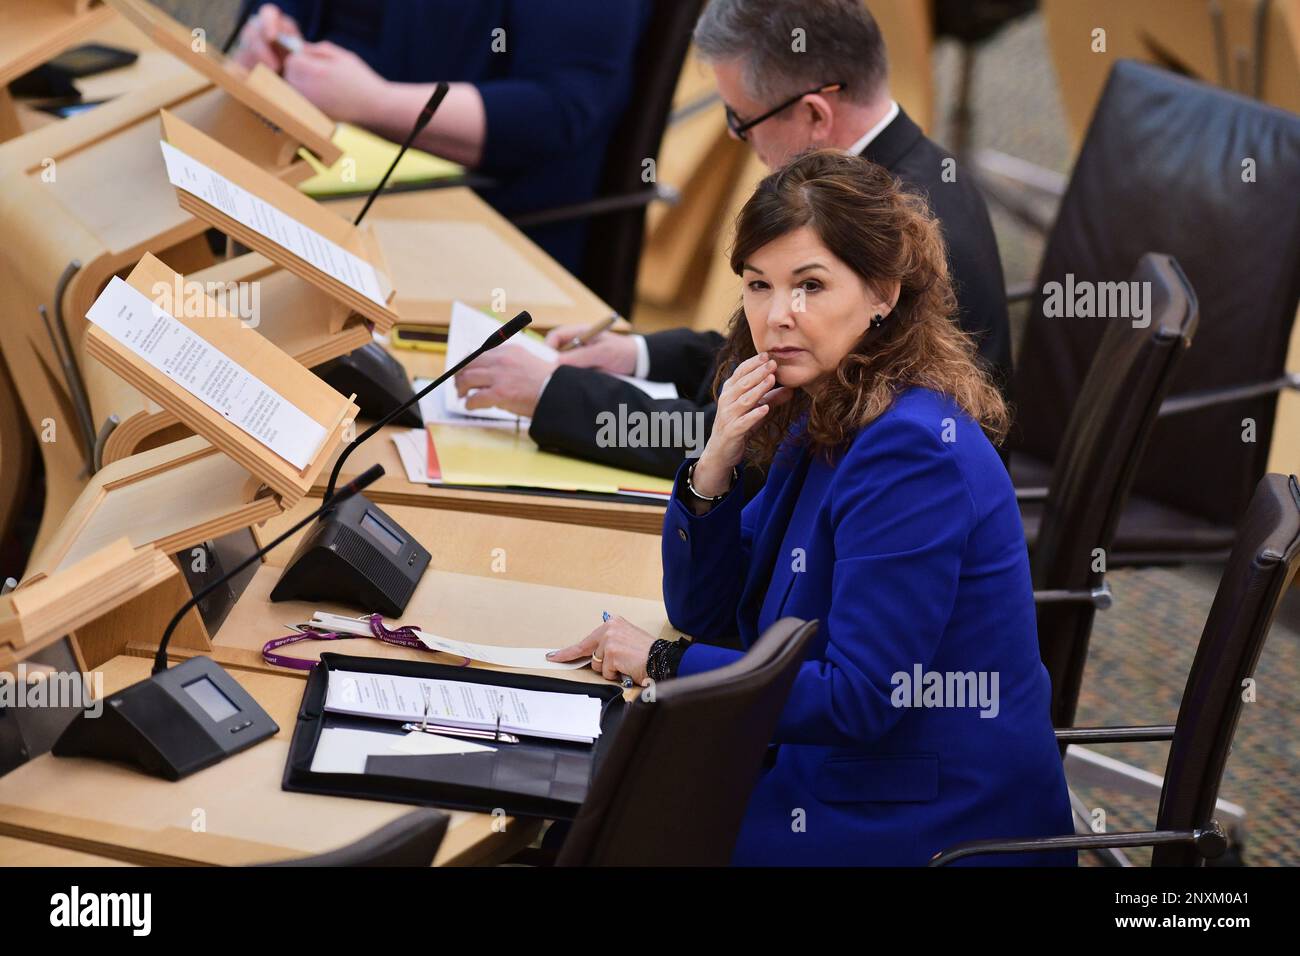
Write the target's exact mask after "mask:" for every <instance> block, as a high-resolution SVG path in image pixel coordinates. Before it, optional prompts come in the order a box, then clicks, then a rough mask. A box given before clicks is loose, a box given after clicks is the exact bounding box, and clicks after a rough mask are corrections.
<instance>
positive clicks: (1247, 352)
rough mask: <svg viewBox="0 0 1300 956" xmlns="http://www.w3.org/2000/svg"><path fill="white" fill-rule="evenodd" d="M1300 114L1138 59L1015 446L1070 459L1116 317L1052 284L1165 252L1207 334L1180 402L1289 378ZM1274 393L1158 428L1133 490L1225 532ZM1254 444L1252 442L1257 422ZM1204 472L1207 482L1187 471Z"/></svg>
mask: <svg viewBox="0 0 1300 956" xmlns="http://www.w3.org/2000/svg"><path fill="white" fill-rule="evenodd" d="M1298 175H1300V117H1297V116H1295V115H1293V114H1291V113H1287V112H1285V111H1283V110H1279V109H1275V108H1273V107H1270V106H1266V105H1263V104H1261V103H1259V102H1257V101H1254V100H1250V99H1246V98H1244V97H1241V96H1238V95H1236V94H1233V93H1229V92H1226V91H1224V90H1221V89H1218V88H1215V87H1211V86H1207V85H1204V84H1202V83H1198V82H1195V81H1192V80H1188V79H1184V78H1182V77H1179V76H1176V75H1175V74H1173V73H1169V72H1167V71H1165V70H1161V69H1158V68H1156V67H1151V66H1146V65H1144V64H1140V63H1135V62H1131V61H1121V62H1119V63H1117V64H1116V65H1115V67H1114V69H1113V70H1112V71H1111V74H1110V78H1109V80H1108V82H1107V84H1106V88H1105V91H1104V93H1103V95H1102V98H1101V100H1100V101H1099V103H1098V105H1097V109H1096V112H1095V113H1094V115H1093V118H1092V123H1091V124H1090V126H1089V128H1088V135H1087V138H1086V140H1085V142H1084V145H1083V148H1082V150H1081V151H1080V153H1079V158H1078V161H1077V163H1076V164H1075V168H1074V171H1073V173H1072V175H1071V178H1070V184H1069V188H1068V189H1067V191H1066V194H1065V197H1064V199H1063V200H1062V203H1061V208H1060V212H1059V215H1058V218H1057V221H1056V224H1055V226H1054V227H1053V229H1052V233H1051V236H1050V237H1049V240H1048V246H1047V250H1046V252H1045V254H1044V257H1043V262H1042V267H1041V270H1040V273H1039V279H1038V290H1037V294H1036V296H1037V297H1036V301H1035V303H1034V308H1033V309H1032V310H1031V313H1030V321H1029V325H1028V328H1027V330H1026V334H1025V341H1024V348H1023V349H1022V352H1021V357H1020V360H1019V362H1018V365H1017V371H1016V375H1015V377H1014V383H1013V397H1014V398H1015V400H1016V403H1017V405H1018V409H1019V412H1018V417H1019V420H1018V422H1017V424H1016V428H1015V430H1014V433H1013V435H1012V447H1013V448H1014V450H1017V451H1023V452H1025V453H1027V454H1029V455H1031V456H1033V457H1035V458H1038V459H1041V460H1043V461H1053V460H1054V459H1055V457H1056V455H1057V453H1058V448H1059V446H1060V441H1061V434H1062V432H1063V431H1064V430H1065V424H1066V421H1067V420H1068V419H1069V417H1070V415H1071V413H1072V412H1073V410H1074V409H1075V407H1076V405H1077V404H1078V399H1079V393H1080V390H1081V388H1082V382H1083V380H1084V377H1085V376H1086V374H1087V372H1088V370H1089V368H1090V367H1091V365H1092V358H1093V356H1094V355H1095V354H1096V352H1097V349H1098V347H1099V345H1100V342H1101V338H1102V335H1103V333H1104V327H1105V326H1106V325H1107V324H1108V323H1105V322H1101V321H1098V320H1096V319H1090V318H1075V319H1070V318H1061V317H1047V316H1045V315H1044V308H1043V307H1044V302H1045V300H1046V299H1047V296H1048V294H1049V293H1048V292H1047V291H1045V286H1046V284H1047V283H1050V282H1060V283H1062V284H1065V283H1067V281H1068V280H1067V275H1071V276H1073V281H1074V283H1075V284H1076V285H1075V288H1076V289H1077V288H1078V286H1077V283H1080V282H1087V283H1098V282H1114V281H1117V280H1122V279H1124V278H1125V277H1127V276H1128V275H1129V274H1130V273H1131V272H1132V271H1133V267H1134V264H1135V263H1136V262H1137V260H1138V258H1139V257H1140V256H1142V255H1143V254H1145V253H1146V252H1148V251H1150V250H1153V249H1159V250H1161V251H1163V252H1166V253H1169V254H1170V255H1173V256H1175V257H1176V258H1177V259H1178V262H1179V264H1180V265H1181V267H1182V268H1183V270H1184V271H1185V272H1186V274H1187V277H1188V278H1189V279H1190V280H1191V283H1192V285H1193V287H1195V289H1196V294H1197V298H1198V300H1199V303H1200V312H1201V317H1202V318H1201V329H1200V333H1199V338H1200V342H1199V344H1198V346H1197V348H1196V349H1195V350H1194V351H1193V352H1192V353H1191V354H1190V355H1189V356H1188V357H1187V360H1186V361H1185V362H1183V364H1182V367H1181V368H1180V369H1179V371H1178V375H1177V377H1176V379H1175V382H1174V387H1173V389H1172V390H1171V394H1172V395H1178V394H1182V393H1185V392H1191V391H1201V390H1204V389H1210V388H1219V387H1226V386H1230V385H1244V384H1252V383H1256V382H1260V381H1266V380H1271V379H1274V378H1277V377H1278V376H1280V375H1281V374H1282V372H1283V368H1284V362H1285V356H1286V351H1287V341H1288V338H1289V336H1290V329H1291V326H1292V323H1293V322H1294V320H1295V315H1296V306H1297V303H1298V302H1300V203H1297V202H1296V182H1297V176H1298ZM1276 401H1277V400H1276V397H1275V396H1273V395H1268V396H1265V397H1263V398H1258V399H1253V400H1250V401H1242V402H1235V403H1233V404H1229V405H1220V406H1215V407H1212V408H1208V409H1203V410H1198V411H1194V412H1188V413H1185V414H1181V415H1175V416H1171V417H1169V418H1166V419H1163V420H1161V421H1159V422H1158V423H1157V424H1156V427H1155V428H1154V429H1153V430H1152V433H1151V438H1150V441H1149V443H1148V446H1147V451H1146V454H1145V456H1144V457H1143V460H1142V462H1141V465H1140V468H1139V471H1138V474H1137V478H1136V480H1135V483H1134V491H1135V492H1136V493H1138V494H1141V495H1144V496H1147V497H1149V498H1153V499H1156V500H1157V501H1159V502H1160V503H1162V504H1164V505H1167V506H1169V507H1173V508H1176V509H1178V510H1180V511H1182V512H1185V513H1187V514H1189V515H1194V516H1199V517H1201V518H1204V519H1207V520H1209V521H1212V522H1214V523H1215V524H1219V525H1222V526H1225V527H1232V526H1233V525H1235V524H1236V523H1237V521H1238V519H1239V518H1240V516H1241V514H1242V512H1243V511H1244V509H1245V507H1246V503H1247V501H1248V500H1249V498H1250V494H1251V491H1252V490H1253V488H1254V486H1255V484H1256V482H1258V481H1259V478H1260V477H1261V476H1262V475H1263V473H1264V470H1265V468H1266V467H1267V458H1268V453H1269V445H1270V438H1271V435H1272V430H1273V418H1274V412H1275V405H1276ZM1247 418H1249V419H1253V421H1254V441H1243V440H1242V432H1243V427H1244V426H1243V419H1247ZM1189 475H1195V476H1196V480H1195V481H1189V480H1187V479H1188V476H1189Z"/></svg>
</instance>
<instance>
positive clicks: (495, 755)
mask: <svg viewBox="0 0 1300 956" xmlns="http://www.w3.org/2000/svg"><path fill="white" fill-rule="evenodd" d="M335 670H342V671H352V672H356V673H363V674H395V675H399V676H405V677H419V678H433V679H437V680H454V681H470V682H473V683H476V684H488V685H494V686H498V687H514V688H519V689H523V690H539V691H551V692H555V693H560V694H584V695H586V696H589V697H598V698H600V700H601V702H602V710H601V718H600V727H601V735H600V737H599V738H597V740H596V743H595V744H586V743H571V742H569V741H562V740H546V739H542V738H537V737H521V738H520V743H517V744H504V743H503V744H495V745H493V746H495V747H496V750H495V751H494V752H492V753H469V754H435V755H429V756H414V755H401V754H394V755H393V756H391V757H389V756H370V757H368V758H367V759H366V770H365V773H319V772H313V771H312V769H311V765H312V760H313V758H314V757H315V754H316V745H317V742H318V741H319V740H320V735H321V731H323V730H324V729H325V728H327V727H353V728H366V729H370V730H380V731H391V732H393V733H394V734H395V735H400V731H399V728H400V725H399V724H397V723H396V722H395V721H391V720H373V719H369V718H365V717H355V716H351V715H348V714H336V713H330V712H327V711H326V710H325V693H326V690H327V689H328V687H329V680H330V673H331V672H332V671H335ZM623 710H624V701H623V690H622V688H620V687H614V686H609V685H601V684H587V683H580V682H577V681H567V680H560V679H557V678H554V677H535V676H533V675H531V674H516V673H510V672H505V671H489V670H483V669H480V668H468V667H452V666H448V665H445V664H430V663H426V662H423V661H407V660H393V659H389V658H380V657H350V656H347V655H343V654H322V655H321V663H320V666H318V667H316V668H313V670H312V672H311V674H310V676H309V677H308V678H307V688H306V690H305V691H304V692H303V696H302V704H301V705H300V706H299V708H298V720H297V723H296V724H295V726H294V731H293V740H292V741H291V742H290V744H289V759H288V761H287V762H286V763H285V767H284V780H283V784H282V786H283V788H284V789H285V790H293V791H298V792H302V793H323V794H328V795H330V796H336V797H360V798H362V799H368V800H388V801H392V802H397V803H415V804H420V805H422V806H437V807H448V808H451V809H455V810H473V811H478V812H481V813H491V812H493V811H498V812H504V813H507V814H509V815H510V816H528V817H545V818H548V819H552V820H569V819H572V818H573V817H574V816H575V815H576V814H577V812H578V807H579V806H581V805H582V801H583V799H584V798H585V797H586V795H587V787H588V785H589V784H590V782H591V777H592V773H593V771H594V770H595V767H596V764H597V763H598V762H599V761H600V759H601V757H602V755H603V754H604V753H605V752H606V751H607V750H608V748H609V746H610V744H611V743H612V742H613V737H614V734H615V733H616V732H617V730H618V725H619V722H620V721H621V720H622V719H623ZM484 743H490V742H489V741H484Z"/></svg>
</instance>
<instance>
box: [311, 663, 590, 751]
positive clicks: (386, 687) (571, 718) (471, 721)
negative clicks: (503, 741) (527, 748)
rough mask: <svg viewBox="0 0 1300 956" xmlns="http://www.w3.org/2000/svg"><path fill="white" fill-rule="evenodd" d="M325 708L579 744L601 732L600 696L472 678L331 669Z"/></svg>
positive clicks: (369, 715) (388, 718) (588, 740)
mask: <svg viewBox="0 0 1300 956" xmlns="http://www.w3.org/2000/svg"><path fill="white" fill-rule="evenodd" d="M325 709H326V710H328V711H332V712H334V713H338V714H352V715H353V716H356V717H376V718H379V719H382V720H397V721H423V720H428V721H429V722H430V723H437V724H442V725H444V726H448V727H461V728H464V729H466V730H497V729H500V730H501V731H502V732H503V733H511V734H520V735H521V736H525V737H545V738H547V739H549V740H569V741H574V742H576V743H592V742H593V741H594V740H595V739H596V738H597V737H599V736H600V712H601V702H600V698H599V697H590V696H588V695H586V694H561V693H556V692H554V691H540V690H522V689H519V688H515V687H500V686H497V685H494V684H476V683H473V682H471V681H447V680H434V679H432V678H420V677H403V676H399V675H397V674H361V673H354V672H352V671H342V670H339V671H332V672H331V673H330V681H329V690H328V692H327V693H326V695H325Z"/></svg>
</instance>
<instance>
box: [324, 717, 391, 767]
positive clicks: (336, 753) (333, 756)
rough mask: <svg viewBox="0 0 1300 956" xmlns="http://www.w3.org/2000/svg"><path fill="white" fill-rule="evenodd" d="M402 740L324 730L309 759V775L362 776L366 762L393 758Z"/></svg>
mask: <svg viewBox="0 0 1300 956" xmlns="http://www.w3.org/2000/svg"><path fill="white" fill-rule="evenodd" d="M404 739H405V738H404V737H403V736H402V735H401V734H385V733H381V732H379V731H377V730H359V729H354V728H351V727H326V728H325V729H324V730H322V731H321V732H320V737H318V738H317V740H316V752H315V753H314V754H312V758H311V772H312V773H365V772H366V758H367V757H372V756H373V757H377V756H385V757H391V756H392V755H393V747H394V746H395V745H396V744H398V743H400V742H401V741H402V740H404Z"/></svg>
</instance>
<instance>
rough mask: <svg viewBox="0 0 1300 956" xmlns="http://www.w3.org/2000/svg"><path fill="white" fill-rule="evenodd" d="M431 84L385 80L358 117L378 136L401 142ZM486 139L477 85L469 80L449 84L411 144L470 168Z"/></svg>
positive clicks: (429, 91)
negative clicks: (382, 87) (362, 114)
mask: <svg viewBox="0 0 1300 956" xmlns="http://www.w3.org/2000/svg"><path fill="white" fill-rule="evenodd" d="M434 86H435V84H433V83H393V82H385V86H384V94H383V95H382V96H379V97H376V99H375V102H374V104H373V109H371V110H370V111H369V112H368V113H367V115H366V116H365V117H358V120H359V121H360V123H361V125H364V126H366V127H367V128H368V129H370V130H372V131H373V132H375V133H378V134H379V135H380V136H383V137H385V138H386V139H390V140H393V141H395V142H398V143H403V142H405V141H406V137H407V136H408V135H409V134H410V132H411V127H412V126H414V125H415V120H416V118H417V117H418V116H419V115H420V110H422V109H424V105H425V104H426V103H427V102H428V101H429V97H430V96H432V95H433V89H434ZM486 138H487V113H486V111H485V110H484V108H483V97H482V96H481V95H480V94H479V91H478V87H476V86H475V85H474V84H473V83H452V84H451V88H450V89H449V90H448V91H447V96H446V98H445V99H444V100H443V101H442V105H441V106H439V107H438V112H437V113H435V114H434V116H433V119H432V120H431V121H430V122H429V125H428V126H426V127H425V128H424V130H423V131H422V132H421V133H420V135H419V136H417V137H416V138H415V142H414V143H413V144H412V145H413V146H415V148H416V149H422V150H424V151H425V152H426V153H433V154H434V155H435V156H442V157H443V158H445V159H449V160H451V161H452V162H454V163H460V164H461V165H462V166H467V167H470V168H473V167H475V166H477V165H478V164H479V162H480V160H481V159H482V157H483V143H484V141H485V140H486Z"/></svg>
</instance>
